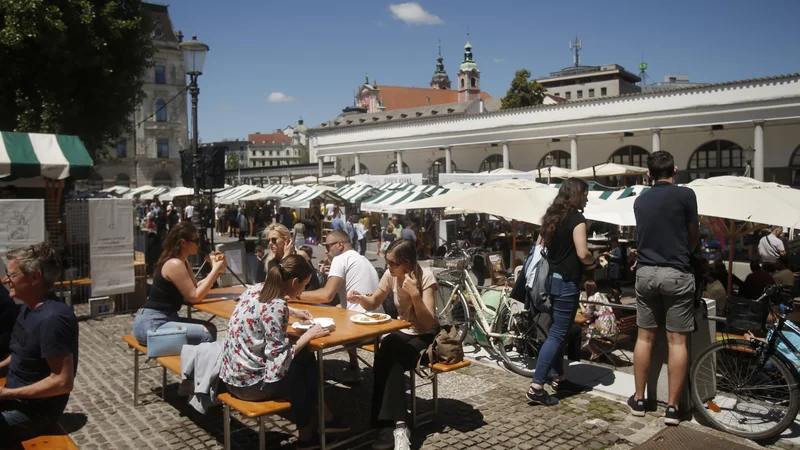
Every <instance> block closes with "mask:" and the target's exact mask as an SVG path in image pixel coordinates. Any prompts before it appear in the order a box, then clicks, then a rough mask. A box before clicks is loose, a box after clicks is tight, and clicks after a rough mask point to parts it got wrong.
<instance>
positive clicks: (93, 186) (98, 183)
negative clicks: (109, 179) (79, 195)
mask: <svg viewBox="0 0 800 450" xmlns="http://www.w3.org/2000/svg"><path fill="white" fill-rule="evenodd" d="M86 189H87V190H88V191H89V192H97V191H100V190H102V189H103V176H102V175H100V174H99V173H97V172H92V174H91V175H89V179H88V180H86Z"/></svg>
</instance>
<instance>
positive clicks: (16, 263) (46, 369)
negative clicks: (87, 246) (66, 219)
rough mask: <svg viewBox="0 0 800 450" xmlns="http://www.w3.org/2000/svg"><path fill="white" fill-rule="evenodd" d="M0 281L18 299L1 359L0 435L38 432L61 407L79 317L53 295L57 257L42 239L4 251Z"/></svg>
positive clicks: (14, 438) (74, 360) (74, 362)
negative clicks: (8, 350)
mask: <svg viewBox="0 0 800 450" xmlns="http://www.w3.org/2000/svg"><path fill="white" fill-rule="evenodd" d="M6 257H7V259H8V272H7V273H6V274H5V276H4V277H3V283H4V284H5V285H6V286H7V287H8V289H9V294H10V295H11V296H12V297H14V298H16V299H17V300H20V301H22V302H23V305H22V308H21V310H20V312H19V315H18V316H17V321H16V323H15V324H14V331H13V333H12V336H11V356H9V357H7V358H5V359H4V360H3V361H2V362H0V376H5V377H6V386H5V387H0V439H2V440H7V441H9V442H11V443H13V442H18V441H23V440H27V439H30V438H32V437H35V436H38V435H42V434H45V433H48V432H52V431H51V430H52V429H53V428H54V427H55V424H56V421H57V419H58V417H59V416H60V415H61V414H62V413H63V412H64V408H66V406H67V401H69V394H70V392H71V391H72V386H73V383H74V380H75V372H76V371H77V370H78V320H77V319H76V317H75V314H74V313H73V312H72V309H71V308H70V307H69V306H67V305H66V304H64V302H62V301H60V300H58V299H55V298H53V296H52V288H53V284H54V283H55V280H56V278H57V277H58V260H59V259H58V256H57V254H56V251H55V250H54V249H53V248H52V247H51V246H50V245H49V244H47V243H42V244H36V245H32V246H29V247H25V248H21V249H15V250H9V251H8V252H7V253H6Z"/></svg>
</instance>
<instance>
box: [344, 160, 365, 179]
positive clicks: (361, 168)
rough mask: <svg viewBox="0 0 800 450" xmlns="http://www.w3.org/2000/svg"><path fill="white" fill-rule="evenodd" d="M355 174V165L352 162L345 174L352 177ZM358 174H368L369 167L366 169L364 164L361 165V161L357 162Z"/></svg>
mask: <svg viewBox="0 0 800 450" xmlns="http://www.w3.org/2000/svg"><path fill="white" fill-rule="evenodd" d="M355 174H356V165H355V164H353V165H352V166H350V171H348V172H347V176H348V177H352V176H353V175H355ZM358 174H359V175H369V169H367V166H365V165H363V164H361V163H358Z"/></svg>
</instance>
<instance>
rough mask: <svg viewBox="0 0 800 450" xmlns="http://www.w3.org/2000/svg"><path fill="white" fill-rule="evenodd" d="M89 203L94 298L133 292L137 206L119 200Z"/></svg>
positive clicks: (90, 261) (100, 199) (105, 199)
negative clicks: (134, 220) (135, 211)
mask: <svg viewBox="0 0 800 450" xmlns="http://www.w3.org/2000/svg"><path fill="white" fill-rule="evenodd" d="M88 202H89V244H90V250H89V263H90V265H91V277H92V296H93V297H97V296H102V295H115V294H125V293H128V292H133V291H134V290H135V286H134V272H133V221H132V220H131V217H133V203H132V202H131V201H130V200H129V199H118V198H98V199H89V200H88Z"/></svg>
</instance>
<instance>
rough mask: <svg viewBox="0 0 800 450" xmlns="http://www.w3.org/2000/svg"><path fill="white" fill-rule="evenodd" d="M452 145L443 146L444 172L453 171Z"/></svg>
mask: <svg viewBox="0 0 800 450" xmlns="http://www.w3.org/2000/svg"><path fill="white" fill-rule="evenodd" d="M452 152H453V147H450V146H447V147H445V148H444V172H445V173H451V172H453V154H452Z"/></svg>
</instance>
